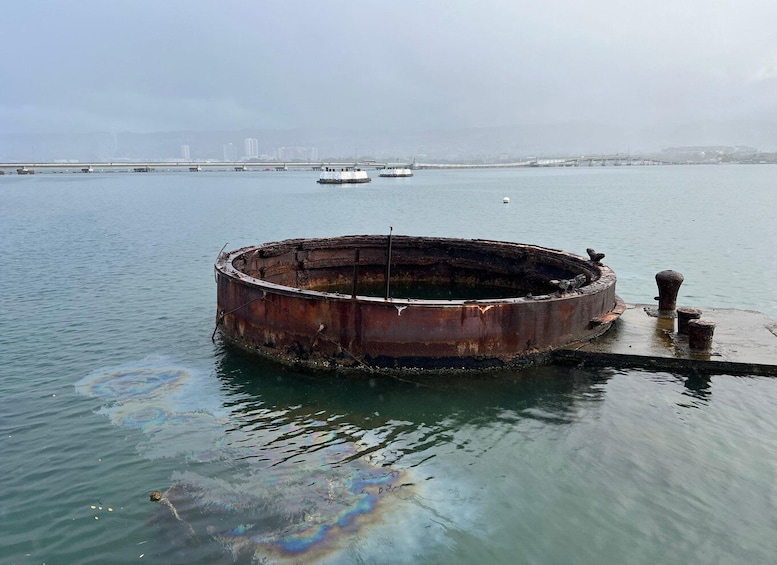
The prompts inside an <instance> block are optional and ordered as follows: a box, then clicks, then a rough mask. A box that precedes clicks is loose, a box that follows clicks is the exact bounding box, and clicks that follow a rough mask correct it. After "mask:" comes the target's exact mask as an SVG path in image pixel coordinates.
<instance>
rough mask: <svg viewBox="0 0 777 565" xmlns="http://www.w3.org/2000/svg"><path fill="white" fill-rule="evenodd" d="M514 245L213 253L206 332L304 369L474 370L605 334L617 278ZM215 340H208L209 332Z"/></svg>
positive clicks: (382, 244)
mask: <svg viewBox="0 0 777 565" xmlns="http://www.w3.org/2000/svg"><path fill="white" fill-rule="evenodd" d="M589 257H590V258H589V259H585V258H583V257H579V256H576V255H573V254H570V253H567V252H564V251H559V250H554V249H548V248H543V247H538V246H533V245H525V244H519V243H510V242H501V241H487V240H468V239H452V238H434V237H414V236H393V237H392V236H391V235H389V236H385V235H382V236H381V235H360V236H343V237H333V238H321V239H291V240H285V241H280V242H273V243H265V244H263V245H258V246H250V247H244V248H242V249H237V250H234V251H229V252H222V253H221V254H220V255H219V257H218V259H217V261H216V265H215V271H216V282H217V286H218V305H217V316H216V329H217V330H218V331H220V332H221V335H222V336H223V337H224V338H225V339H226V340H227V341H229V342H232V343H235V344H237V345H239V346H241V347H243V348H245V349H248V350H250V351H254V352H257V353H260V354H262V355H264V356H267V357H270V358H272V359H275V360H277V361H281V362H284V363H288V364H293V365H302V366H306V367H311V368H321V369H333V368H334V369H339V368H356V369H368V370H376V369H377V370H393V369H400V370H406V369H420V370H457V369H482V368H491V367H500V366H506V365H507V366H509V365H514V364H523V363H526V362H530V361H531V360H533V359H536V358H538V357H539V356H542V355H543V354H545V353H548V352H550V351H552V350H553V349H555V348H558V347H562V346H567V345H569V344H570V343H574V342H577V341H585V340H589V339H591V338H593V337H595V336H597V335H600V334H601V333H603V332H604V331H606V330H607V328H609V326H610V325H611V324H612V322H614V321H615V320H616V319H617V318H618V316H619V315H620V314H621V313H622V312H623V308H624V304H623V302H622V301H621V300H620V299H619V298H618V296H617V295H616V294H615V283H616V277H615V273H614V272H613V271H612V270H611V269H610V268H608V267H607V266H605V265H603V264H601V262H600V259H601V258H602V257H603V254H596V253H595V252H593V250H589ZM214 335H215V331H214Z"/></svg>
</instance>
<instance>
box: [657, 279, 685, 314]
mask: <svg viewBox="0 0 777 565" xmlns="http://www.w3.org/2000/svg"><path fill="white" fill-rule="evenodd" d="M656 284H657V285H658V297H657V298H656V300H658V313H659V315H665V316H667V315H670V316H674V311H675V308H677V292H678V291H679V290H680V285H681V284H683V276H682V275H681V274H680V273H678V272H677V271H661V272H660V273H657V274H656Z"/></svg>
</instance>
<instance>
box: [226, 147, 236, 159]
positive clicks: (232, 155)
mask: <svg viewBox="0 0 777 565" xmlns="http://www.w3.org/2000/svg"><path fill="white" fill-rule="evenodd" d="M224 160H225V161H237V149H235V146H234V145H232V144H231V143H226V144H224Z"/></svg>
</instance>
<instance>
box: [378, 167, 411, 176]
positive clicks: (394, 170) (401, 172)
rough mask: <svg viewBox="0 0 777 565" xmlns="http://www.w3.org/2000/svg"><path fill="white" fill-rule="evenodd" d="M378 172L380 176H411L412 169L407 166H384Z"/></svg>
mask: <svg viewBox="0 0 777 565" xmlns="http://www.w3.org/2000/svg"><path fill="white" fill-rule="evenodd" d="M379 174H380V176H382V177H412V176H413V171H412V170H411V169H409V168H407V167H384V168H382V169H381V170H380V173H379Z"/></svg>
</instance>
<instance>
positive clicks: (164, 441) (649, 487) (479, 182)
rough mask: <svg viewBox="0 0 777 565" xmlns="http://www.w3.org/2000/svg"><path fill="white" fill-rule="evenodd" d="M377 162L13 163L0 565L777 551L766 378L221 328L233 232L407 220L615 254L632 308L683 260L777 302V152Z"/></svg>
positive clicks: (5, 219) (1, 409)
mask: <svg viewBox="0 0 777 565" xmlns="http://www.w3.org/2000/svg"><path fill="white" fill-rule="evenodd" d="M372 176H373V182H372V183H370V184H369V185H362V186H358V187H331V186H330V187H322V186H319V185H317V184H316V182H315V180H316V178H317V175H316V173H314V172H312V171H311V172H302V171H299V172H295V171H290V172H274V171H273V172H247V173H245V172H244V173H235V172H223V173H219V172H202V173H197V174H193V173H184V172H177V173H172V172H171V173H165V172H158V173H152V174H119V173H104V174H99V173H98V174H90V175H83V174H69V173H62V174H39V175H35V176H29V177H22V176H16V175H6V176H4V177H0V236H2V237H0V358H1V360H2V362H1V363H0V453H1V454H2V456H1V457H0V563H2V564H5V563H19V564H21V563H48V564H55V563H64V564H71V563H73V564H76V563H77V564H91V563H94V564H102V563H143V562H147V563H181V564H184V563H186V564H210V563H233V562H236V563H252V562H271V563H272V562H277V563H298V562H300V563H320V562H324V563H429V564H443V563H445V564H458V563H461V564H465V563H466V564H469V563H510V564H513V563H527V564H546V563H548V564H549V563H554V564H555V563H577V564H599V563H630V564H654V563H678V564H680V563H682V564H707V563H721V564H724V563H725V564H727V563H732V564H734V563H737V564H739V563H749V564H753V563H774V562H775V561H777V542H775V541H774V531H775V529H777V410H776V409H777V381H775V380H774V379H769V378H763V377H743V376H738V377H735V376H730V375H715V376H713V377H712V378H711V379H710V380H709V381H698V380H695V379H688V378H687V376H686V375H682V374H672V373H651V372H646V371H638V370H615V369H597V370H580V369H573V368H555V367H539V368H533V369H528V370H523V371H515V372H506V373H503V374H499V375H494V374H489V375H481V376H477V377H471V378H468V379H456V380H445V381H444V382H442V381H441V380H439V379H437V380H430V381H429V382H426V383H422V384H420V385H419V384H411V383H406V382H402V381H400V380H396V379H389V378H379V377H376V378H367V377H365V378H352V377H350V378H339V377H322V376H310V375H304V374H298V373H295V372H294V371H291V370H288V369H285V368H282V367H279V366H276V365H273V364H270V363H266V362H260V361H258V360H256V359H253V358H251V357H250V356H247V355H245V354H243V353H240V352H238V351H234V350H231V349H228V348H226V347H224V346H223V345H222V344H221V343H220V342H219V341H218V339H217V340H216V342H215V343H214V342H212V341H211V334H212V332H213V326H214V319H215V299H216V296H215V293H216V289H215V284H214V282H213V281H214V278H213V262H214V261H215V258H216V256H217V254H218V252H219V250H220V249H221V248H222V246H224V245H226V246H227V248H230V249H231V248H237V247H240V246H243V245H248V244H255V243H261V242H266V241H274V240H280V239H286V238H291V237H320V236H328V235H345V234H362V233H388V230H389V226H392V227H393V230H394V233H395V234H408V235H431V236H445V237H467V238H487V239H498V240H508V241H517V242H524V243H533V244H537V245H543V246H547V247H553V248H558V249H563V250H566V251H571V252H574V253H578V254H583V255H584V254H585V249H586V247H593V248H595V249H597V250H598V251H603V252H605V253H606V254H607V256H606V258H605V260H604V262H605V263H606V264H608V265H609V266H610V267H612V268H613V269H614V270H615V272H616V273H617V275H618V293H619V295H620V296H621V297H622V298H623V299H624V300H626V301H627V302H631V303H649V304H652V303H653V297H654V296H655V294H656V287H655V279H654V275H655V273H656V272H658V271H661V270H664V269H675V270H678V271H680V272H682V273H683V274H684V276H685V282H684V283H683V286H682V288H681V289H680V300H679V302H680V304H681V305H688V306H698V307H701V308H703V307H705V306H715V307H733V308H743V309H753V310H759V311H761V312H764V313H766V314H767V315H769V316H770V317H772V318H777V260H775V258H774V251H773V246H774V242H775V241H777V221H775V210H777V168H775V167H771V166H695V167H680V166H677V167H608V168H585V169H583V168H581V169H503V170H477V169H475V170H461V171H418V172H417V173H416V175H415V176H414V177H413V178H410V179H382V178H378V177H377V175H374V174H373V175H372ZM505 196H508V197H509V198H510V200H511V203H510V204H509V205H504V204H503V203H502V199H503V197H505ZM154 490H158V491H161V492H162V493H164V498H163V500H162V501H161V502H151V501H150V500H149V493H150V492H151V491H154Z"/></svg>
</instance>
